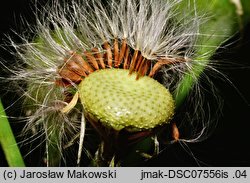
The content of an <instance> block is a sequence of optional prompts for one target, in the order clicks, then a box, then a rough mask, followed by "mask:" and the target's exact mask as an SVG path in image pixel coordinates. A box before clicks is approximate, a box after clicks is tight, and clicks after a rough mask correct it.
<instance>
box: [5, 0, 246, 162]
mask: <svg viewBox="0 0 250 183" xmlns="http://www.w3.org/2000/svg"><path fill="white" fill-rule="evenodd" d="M44 2H46V1H41V2H40V3H41V4H43V3H44ZM31 12H32V10H31V8H30V1H29V0H21V1H20V0H16V1H15V0H8V1H5V3H4V4H2V5H1V6H0V45H1V46H2V45H3V44H4V40H6V35H10V36H11V37H12V38H13V39H14V40H16V41H17V42H20V41H21V40H20V38H19V37H18V36H17V35H14V34H13V32H12V31H11V30H15V31H16V32H21V31H25V28H23V27H22V26H20V25H21V20H22V18H23V19H26V20H28V21H29V22H30V23H31V24H32V23H35V18H34V16H33V14H32V13H31ZM20 17H22V18H20ZM229 42H234V43H233V44H230V45H229V46H227V48H226V49H223V50H219V52H220V54H218V55H217V56H216V57H215V58H214V59H216V60H217V59H218V60H223V62H226V63H228V65H227V66H226V65H225V64H223V65H222V67H220V66H218V69H219V71H221V72H223V73H224V74H226V75H227V76H228V78H229V79H230V80H231V81H232V83H233V84H234V87H233V86H232V85H231V84H230V83H229V82H226V81H223V80H221V79H218V78H216V77H215V78H211V80H212V81H213V82H214V84H215V86H216V87H217V89H218V91H219V93H218V95H221V97H222V99H223V101H224V107H223V109H222V114H221V116H219V120H218V124H217V127H216V128H215V130H214V132H213V134H212V135H211V136H210V137H209V138H208V139H207V140H205V141H202V142H199V143H194V144H192V143H189V144H188V147H189V149H188V151H187V148H186V149H185V148H183V146H182V145H181V144H178V143H176V144H173V145H169V146H167V148H166V150H165V151H163V152H162V153H161V154H160V155H159V156H158V157H157V158H154V159H151V160H149V161H148V162H145V163H143V164H140V165H139V166H198V165H201V166H250V117H249V116H250V56H249V54H250V23H248V24H247V25H246V26H245V27H244V30H243V34H241V38H240V34H237V35H235V36H234V37H233V38H232V39H231V40H230V41H229ZM5 48H6V47H5ZM9 49H11V48H9ZM0 58H2V59H4V60H8V63H7V64H8V65H11V64H12V63H14V60H13V57H12V55H11V54H10V53H9V52H8V51H6V50H5V49H4V48H2V47H1V48H0ZM1 67H2V66H1ZM0 71H1V70H0ZM1 72H2V71H1ZM0 75H1V76H3V75H4V74H3V73H1V74H0ZM5 76H7V75H5ZM201 84H202V85H204V88H206V84H205V83H201ZM4 87H5V86H2V85H1V86H0V97H1V99H2V102H3V105H4V106H5V107H7V106H10V105H11V104H12V103H13V102H16V104H15V105H16V106H17V107H14V108H11V109H9V110H7V111H6V113H7V114H8V115H9V116H18V114H19V113H20V108H19V107H20V103H19V101H16V100H17V97H16V96H15V95H14V93H11V91H9V92H6V90H5V89H4ZM236 88H237V89H236ZM207 90H208V91H209V88H207ZM204 92H206V91H204ZM210 95H211V94H209V92H207V93H206V94H205V96H206V97H205V100H212V97H211V96H210ZM215 107H216V106H215ZM10 122H11V126H12V129H13V131H14V133H15V135H16V137H17V141H18V140H20V138H19V135H20V130H21V129H22V127H23V125H24V124H22V123H14V122H13V121H12V120H10ZM31 149H32V147H29V146H23V147H21V152H22V154H28V153H29V151H30V150H31ZM41 154H42V152H40V150H39V148H38V149H36V150H35V151H33V152H32V153H31V154H29V155H28V156H26V157H25V163H26V165H27V166H40V165H41V162H42V160H41V159H40V157H41ZM0 166H7V163H6V160H5V158H4V155H3V152H2V149H1V148H0Z"/></svg>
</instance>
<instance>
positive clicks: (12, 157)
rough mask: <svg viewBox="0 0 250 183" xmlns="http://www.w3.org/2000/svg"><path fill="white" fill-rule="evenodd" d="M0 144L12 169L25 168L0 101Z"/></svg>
mask: <svg viewBox="0 0 250 183" xmlns="http://www.w3.org/2000/svg"><path fill="white" fill-rule="evenodd" d="M0 144H1V146H2V149H3V151H4V154H5V157H6V160H7V163H8V165H9V166H10V167H24V166H25V164H24V161H23V158H22V155H21V153H20V150H19V148H18V146H17V143H16V140H15V137H14V134H13V132H12V129H11V126H10V124H9V121H8V119H7V116H6V114H5V111H4V108H3V105H2V102H1V100H0Z"/></svg>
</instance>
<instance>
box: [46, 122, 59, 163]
mask: <svg viewBox="0 0 250 183" xmlns="http://www.w3.org/2000/svg"><path fill="white" fill-rule="evenodd" d="M53 122H54V121H53V118H50V119H49V122H48V132H47V138H48V140H47V142H46V143H47V161H48V162H47V166H49V167H58V166H60V164H61V157H62V156H61V144H60V131H59V130H60V127H59V126H58V127H57V126H56V127H55V126H53Z"/></svg>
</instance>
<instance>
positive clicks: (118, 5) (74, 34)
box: [8, 0, 210, 149]
mask: <svg viewBox="0 0 250 183" xmlns="http://www.w3.org/2000/svg"><path fill="white" fill-rule="evenodd" d="M182 1H183V0H107V1H105V2H103V1H100V0H86V1H83V0H82V1H81V0H77V1H72V2H70V3H68V4H66V3H65V4H63V3H60V2H59V1H58V0H52V1H51V2H52V3H48V5H47V6H45V7H44V8H43V9H42V10H38V9H36V13H35V15H36V19H37V22H36V26H31V25H30V27H29V28H30V31H31V32H32V33H33V34H34V36H33V37H32V38H31V37H27V36H22V35H21V36H20V37H21V39H22V41H23V43H22V44H16V43H15V42H14V41H13V40H11V39H10V42H11V45H12V46H13V47H14V48H15V55H17V59H18V61H17V64H16V65H15V66H13V67H12V68H8V70H9V71H11V73H12V76H11V78H9V79H8V81H13V82H16V83H18V84H19V85H20V87H21V88H22V90H23V91H24V92H23V95H22V97H24V98H25V102H24V109H26V113H29V115H28V116H27V117H26V122H27V124H26V127H25V129H24V132H25V133H27V132H28V131H29V130H30V129H33V130H34V129H35V131H38V132H39V134H40V135H41V136H45V141H46V140H48V136H50V134H53V133H58V137H59V139H58V141H57V142H56V143H57V144H55V146H57V147H58V149H62V148H63V146H67V144H68V143H69V142H70V141H71V140H72V139H73V138H75V136H80V135H79V133H80V123H81V119H82V117H81V115H82V113H83V109H82V107H81V106H78V105H76V107H75V108H74V110H72V111H70V112H69V113H62V112H61V109H62V108H64V107H65V106H66V105H67V104H68V102H69V98H72V95H73V94H74V93H75V92H76V91H77V82H75V81H74V80H73V79H71V78H69V79H67V78H66V80H67V81H63V82H64V83H63V84H60V82H59V83H58V81H61V80H65V78H64V76H63V74H61V73H60V69H62V68H63V66H64V65H65V63H66V62H67V61H65V60H68V59H69V58H71V57H73V56H74V53H76V54H78V55H81V56H86V55H87V54H86V55H84V54H85V52H86V53H88V52H91V51H93V48H95V49H96V50H97V51H98V53H101V54H103V55H108V54H109V51H110V50H111V51H114V50H115V49H116V48H115V45H116V44H117V45H118V46H119V47H122V45H123V43H126V45H127V47H129V48H130V50H131V52H132V54H133V53H134V52H135V51H138V52H140V54H141V55H142V56H143V57H144V58H145V59H147V62H148V63H149V71H148V73H147V74H145V75H150V70H154V66H155V65H156V64H157V62H158V61H159V60H166V59H169V60H174V61H173V63H171V64H169V65H164V64H163V66H162V67H160V68H157V71H159V72H158V75H157V74H155V75H154V73H153V74H152V77H155V78H156V79H157V80H159V82H161V83H162V84H163V85H164V86H166V87H167V88H169V89H170V91H172V92H173V91H174V90H175V89H176V88H177V86H178V84H179V82H180V81H181V80H182V78H183V76H184V74H185V73H186V72H190V73H192V65H193V63H195V62H196V61H195V59H194V58H195V56H196V50H197V49H199V46H200V43H199V45H198V44H197V40H198V38H199V36H201V35H200V33H199V29H200V25H201V22H202V21H203V18H202V16H199V15H198V14H199V12H197V11H196V8H195V1H192V0H190V1H188V2H189V3H187V5H188V6H187V7H186V9H183V8H182V9H180V7H179V5H180V4H181V3H182ZM115 42H118V43H115ZM105 44H107V45H106V46H105ZM121 49H122V48H121ZM83 53H84V54H83ZM111 56H112V55H111ZM131 57H132V56H131ZM115 60H116V58H115V55H113V57H112V62H111V63H109V62H105V66H103V67H116V65H115V64H114V63H115ZM176 60H177V61H176ZM170 62H172V61H170ZM92 64H93V63H92ZM196 64H197V63H196ZM198 64H199V63H198ZM201 64H202V63H201ZM98 65H99V66H96V67H99V68H100V67H101V66H100V63H98ZM120 65H121V67H124V68H125V66H124V63H120ZM93 67H95V66H93ZM117 67H118V66H117ZM193 77H197V76H195V75H194V76H193ZM24 83H25V85H24ZM65 83H67V85H70V87H66V86H65V85H66V84H65ZM195 86H198V85H195ZM194 89H195V88H194ZM195 90H196V91H198V92H197V93H198V94H200V92H201V91H200V89H199V88H198V89H195ZM197 97H199V99H200V96H197ZM201 100H202V99H201ZM197 101H198V99H197ZM199 102H200V101H198V103H196V104H195V107H196V108H195V111H194V113H195V114H194V115H193V116H192V114H187V116H189V117H190V118H189V119H188V120H190V121H185V122H184V124H183V123H182V121H181V122H180V123H181V124H182V125H180V128H185V124H186V123H190V125H191V126H193V127H194V128H195V125H193V124H192V120H193V119H194V118H196V117H197V116H196V114H204V111H202V109H201V108H200V107H198V106H200V103H199ZM196 110H201V112H199V113H196V112H197V111H196ZM185 118H186V117H185ZM199 118H202V119H201V120H200V122H199V124H196V125H197V126H199V128H197V129H201V131H199V132H196V131H195V129H194V131H193V132H191V133H190V134H192V135H191V136H189V137H188V136H187V137H185V138H187V139H183V142H195V141H199V140H200V139H203V138H204V136H203V135H205V136H206V135H207V134H206V133H205V132H204V131H206V128H207V127H209V125H210V124H209V123H210V122H209V121H205V119H203V116H202V115H201V116H199ZM51 119H52V120H51ZM186 119H187V118H186ZM183 126H184V127H183ZM180 140H181V139H180ZM52 143H54V142H52Z"/></svg>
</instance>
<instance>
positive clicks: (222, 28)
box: [175, 0, 250, 107]
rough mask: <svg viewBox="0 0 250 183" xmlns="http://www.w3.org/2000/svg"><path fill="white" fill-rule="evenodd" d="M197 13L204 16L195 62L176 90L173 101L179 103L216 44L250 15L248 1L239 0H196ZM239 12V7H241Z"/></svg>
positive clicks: (239, 28)
mask: <svg viewBox="0 0 250 183" xmlns="http://www.w3.org/2000/svg"><path fill="white" fill-rule="evenodd" d="M195 2H196V10H197V12H198V14H204V15H205V17H207V18H206V19H207V20H205V21H206V22H204V23H203V24H202V25H201V29H200V34H201V36H200V38H199V40H198V42H197V43H198V45H200V48H198V50H197V53H196V58H195V59H194V60H195V63H197V64H194V65H193V68H192V70H191V72H190V73H187V74H186V76H185V77H184V79H183V80H182V81H181V83H180V85H179V87H178V88H177V89H176V91H175V100H176V105H177V107H179V106H180V105H181V104H182V102H183V101H184V99H185V98H186V96H187V95H188V94H189V92H190V90H191V89H192V87H193V85H194V83H195V82H196V80H197V79H198V78H199V76H200V74H201V73H202V72H203V70H204V68H205V67H206V65H207V63H208V62H209V59H210V58H211V57H212V56H213V55H214V53H215V51H216V50H217V49H218V48H219V46H220V45H221V44H222V43H224V42H225V41H226V40H228V39H229V38H231V37H233V36H234V35H235V34H236V33H239V32H240V31H241V29H242V27H243V26H244V25H246V24H247V22H249V19H250V1H249V0H242V4H241V3H240V1H237V2H238V4H237V3H233V2H235V0H234V1H233V0H213V1H211V0H196V1H195ZM183 3H184V4H183V5H181V6H183V8H185V7H186V6H188V4H186V3H189V1H183ZM242 6H243V8H242V13H243V14H240V13H239V12H240V11H239V9H240V7H242Z"/></svg>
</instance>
